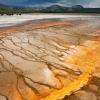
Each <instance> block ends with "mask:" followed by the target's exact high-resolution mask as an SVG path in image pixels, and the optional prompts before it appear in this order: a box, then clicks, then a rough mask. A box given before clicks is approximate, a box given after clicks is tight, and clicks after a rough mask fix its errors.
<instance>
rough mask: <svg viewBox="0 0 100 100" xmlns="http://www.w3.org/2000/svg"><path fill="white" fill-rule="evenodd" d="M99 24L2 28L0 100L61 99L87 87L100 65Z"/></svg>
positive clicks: (77, 22) (50, 23)
mask: <svg viewBox="0 0 100 100" xmlns="http://www.w3.org/2000/svg"><path fill="white" fill-rule="evenodd" d="M94 22H95V21H94ZM94 22H91V21H88V22H87V21H84V22H83V21H80V20H79V21H78V20H77V21H69V20H68V21H57V22H56V21H55V22H53V21H51V22H48V21H46V22H40V23H33V24H32V23H28V24H29V25H24V26H16V27H9V28H6V29H1V30H0V95H1V96H0V100H56V99H59V98H63V97H64V96H65V95H69V94H71V93H72V92H74V91H76V90H78V89H80V88H81V87H83V86H84V85H85V84H87V82H88V81H89V79H90V78H91V77H92V73H93V71H94V69H95V67H96V66H97V65H98V64H100V59H99V58H100V53H99V51H100V41H99V36H97V35H96V36H95V33H96V30H97V28H98V26H99V22H98V21H97V24H95V23H94ZM55 23H56V24H55ZM27 27H28V28H27ZM86 27H88V30H87V29H86ZM24 28H26V29H24ZM98 30H99V29H98ZM91 31H92V32H93V33H91ZM86 32H87V33H88V34H87V35H86ZM91 34H94V35H93V36H92V35H91ZM98 34H99V33H98ZM98 73H99V72H98Z"/></svg>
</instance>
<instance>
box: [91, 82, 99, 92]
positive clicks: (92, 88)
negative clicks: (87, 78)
mask: <svg viewBox="0 0 100 100" xmlns="http://www.w3.org/2000/svg"><path fill="white" fill-rule="evenodd" d="M89 89H90V90H92V91H94V92H97V91H98V86H96V85H94V84H90V85H89Z"/></svg>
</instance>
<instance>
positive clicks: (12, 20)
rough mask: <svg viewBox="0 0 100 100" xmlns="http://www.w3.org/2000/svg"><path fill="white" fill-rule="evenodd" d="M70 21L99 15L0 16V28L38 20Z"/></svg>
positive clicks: (99, 16) (98, 16)
mask: <svg viewBox="0 0 100 100" xmlns="http://www.w3.org/2000/svg"><path fill="white" fill-rule="evenodd" d="M55 18H56V19H67V20H68V19H71V20H76V19H80V20H84V19H94V18H100V15H86V14H85V15H81V14H74V15H71V14H23V15H13V16H6V15H4V16H0V27H6V26H13V25H16V24H18V23H22V22H25V21H30V20H39V19H55Z"/></svg>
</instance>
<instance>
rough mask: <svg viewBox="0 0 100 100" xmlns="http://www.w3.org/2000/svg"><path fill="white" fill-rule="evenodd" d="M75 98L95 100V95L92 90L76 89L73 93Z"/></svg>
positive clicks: (78, 99)
mask: <svg viewBox="0 0 100 100" xmlns="http://www.w3.org/2000/svg"><path fill="white" fill-rule="evenodd" d="M74 95H75V97H76V98H77V99H76V100H97V98H96V95H95V94H94V93H92V92H86V91H83V90H81V91H78V92H76V93H75V94H74Z"/></svg>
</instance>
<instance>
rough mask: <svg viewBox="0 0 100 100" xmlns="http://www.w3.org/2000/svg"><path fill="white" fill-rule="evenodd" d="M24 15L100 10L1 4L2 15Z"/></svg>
mask: <svg viewBox="0 0 100 100" xmlns="http://www.w3.org/2000/svg"><path fill="white" fill-rule="evenodd" d="M22 13H100V8H84V7H83V6H81V5H75V6H72V7H64V6H60V5H52V6H49V7H17V6H7V5H3V4H0V14H1V15H3V14H7V15H13V14H22Z"/></svg>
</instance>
